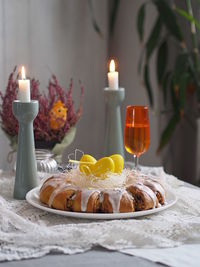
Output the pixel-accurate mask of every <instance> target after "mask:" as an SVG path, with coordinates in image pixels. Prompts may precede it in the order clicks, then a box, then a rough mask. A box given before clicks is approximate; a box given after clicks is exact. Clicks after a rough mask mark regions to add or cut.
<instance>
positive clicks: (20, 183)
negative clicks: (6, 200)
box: [12, 100, 38, 199]
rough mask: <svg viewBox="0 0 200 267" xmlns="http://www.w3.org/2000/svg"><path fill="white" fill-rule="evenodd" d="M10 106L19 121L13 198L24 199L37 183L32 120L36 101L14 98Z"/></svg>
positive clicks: (36, 111)
mask: <svg viewBox="0 0 200 267" xmlns="http://www.w3.org/2000/svg"><path fill="white" fill-rule="evenodd" d="M12 108H13V114H14V116H15V117H16V118H17V120H18V122H19V131H18V145H17V166H16V176H15V186H14V198H16V199H25V197H26V193H27V192H28V191H29V190H31V189H32V188H34V187H36V186H37V185H38V177H37V164H36V157H35V143H34V135H33V120H34V119H35V117H36V116H37V114H38V101H35V100H33V101H31V102H20V101H18V100H16V101H14V102H13V106H12Z"/></svg>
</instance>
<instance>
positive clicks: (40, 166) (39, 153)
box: [35, 149, 58, 173]
mask: <svg viewBox="0 0 200 267" xmlns="http://www.w3.org/2000/svg"><path fill="white" fill-rule="evenodd" d="M35 154H36V161H37V170H38V172H46V173H54V172H56V171H57V169H58V164H57V162H56V161H55V159H54V158H53V156H54V155H53V154H52V153H51V151H50V150H47V149H36V150H35Z"/></svg>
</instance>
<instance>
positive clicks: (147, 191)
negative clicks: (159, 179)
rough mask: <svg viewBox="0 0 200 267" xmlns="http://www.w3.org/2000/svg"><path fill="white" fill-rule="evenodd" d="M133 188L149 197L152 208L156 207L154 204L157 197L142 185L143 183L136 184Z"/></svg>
mask: <svg viewBox="0 0 200 267" xmlns="http://www.w3.org/2000/svg"><path fill="white" fill-rule="evenodd" d="M134 186H136V187H138V188H139V189H140V190H141V191H144V192H145V193H146V194H147V195H149V196H150V198H151V199H152V201H153V208H155V207H156V203H157V197H156V195H155V193H154V192H153V191H152V190H151V189H150V188H149V187H147V186H146V185H144V184H143V183H137V184H135V185H134Z"/></svg>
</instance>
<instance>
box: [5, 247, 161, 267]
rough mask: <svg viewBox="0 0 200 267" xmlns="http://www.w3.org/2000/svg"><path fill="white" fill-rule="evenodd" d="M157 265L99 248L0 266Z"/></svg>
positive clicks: (83, 266)
mask: <svg viewBox="0 0 200 267" xmlns="http://www.w3.org/2000/svg"><path fill="white" fill-rule="evenodd" d="M94 264H95V267H112V266H114V267H122V266H126V267H129V266H130V267H133V266H140V267H159V266H163V265H161V264H157V263H154V262H151V261H148V260H145V259H142V258H139V257H134V256H129V255H125V254H122V253H119V252H110V251H107V250H104V249H101V248H96V249H94V250H91V251H88V252H86V253H83V254H75V255H70V256H69V255H47V256H45V257H42V258H39V259H31V260H23V261H12V262H5V263H1V264H0V266H1V267H35V266H37V267H40V266H42V267H55V266H56V267H64V266H70V267H75V266H76V267H77V266H82V267H93V266H94Z"/></svg>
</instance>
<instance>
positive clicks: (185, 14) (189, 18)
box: [175, 7, 200, 31]
mask: <svg viewBox="0 0 200 267" xmlns="http://www.w3.org/2000/svg"><path fill="white" fill-rule="evenodd" d="M175 10H176V12H177V13H178V14H179V15H180V16H182V17H184V18H185V19H186V20H187V21H189V22H193V23H194V24H195V26H196V28H197V29H198V30H199V31H200V23H199V22H198V20H197V19H196V18H195V17H193V16H192V15H190V14H189V13H188V12H187V11H185V10H184V9H181V8H178V7H176V9H175Z"/></svg>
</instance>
